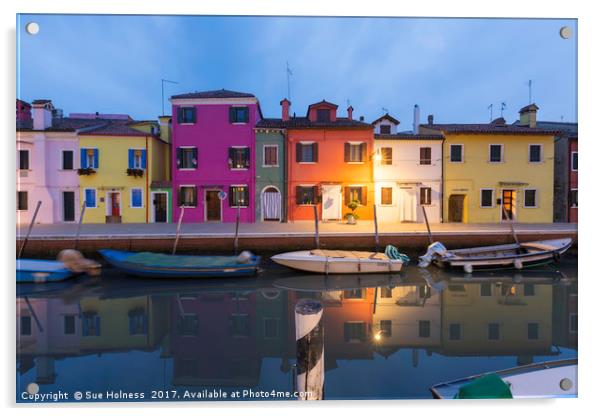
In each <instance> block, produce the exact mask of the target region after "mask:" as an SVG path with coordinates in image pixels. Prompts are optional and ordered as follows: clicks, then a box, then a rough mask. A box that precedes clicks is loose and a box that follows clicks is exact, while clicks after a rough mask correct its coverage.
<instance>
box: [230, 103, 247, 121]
mask: <svg viewBox="0 0 602 416" xmlns="http://www.w3.org/2000/svg"><path fill="white" fill-rule="evenodd" d="M248 122H249V108H248V107H230V123H248Z"/></svg>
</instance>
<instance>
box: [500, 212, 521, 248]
mask: <svg viewBox="0 0 602 416" xmlns="http://www.w3.org/2000/svg"><path fill="white" fill-rule="evenodd" d="M502 211H504V216H505V217H506V219H507V220H508V224H510V231H512V238H514V242H515V243H516V244H520V242H519V241H518V236H517V235H516V231H515V230H514V218H512V219H510V217H509V216H508V211H506V207H505V206H504V204H503V203H502Z"/></svg>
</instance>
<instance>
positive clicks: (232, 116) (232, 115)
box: [230, 107, 236, 123]
mask: <svg viewBox="0 0 602 416" xmlns="http://www.w3.org/2000/svg"><path fill="white" fill-rule="evenodd" d="M235 121H236V109H235V108H234V107H230V123H234V122H235Z"/></svg>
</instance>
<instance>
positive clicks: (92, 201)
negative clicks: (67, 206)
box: [85, 189, 96, 208]
mask: <svg viewBox="0 0 602 416" xmlns="http://www.w3.org/2000/svg"><path fill="white" fill-rule="evenodd" d="M85 197H86V208H94V207H95V206H96V190H94V189H86V195H85Z"/></svg>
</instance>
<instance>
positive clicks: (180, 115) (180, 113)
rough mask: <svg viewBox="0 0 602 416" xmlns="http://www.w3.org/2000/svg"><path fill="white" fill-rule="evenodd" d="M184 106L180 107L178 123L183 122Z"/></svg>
mask: <svg viewBox="0 0 602 416" xmlns="http://www.w3.org/2000/svg"><path fill="white" fill-rule="evenodd" d="M182 118H183V117H182V107H178V124H181V123H182Z"/></svg>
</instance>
